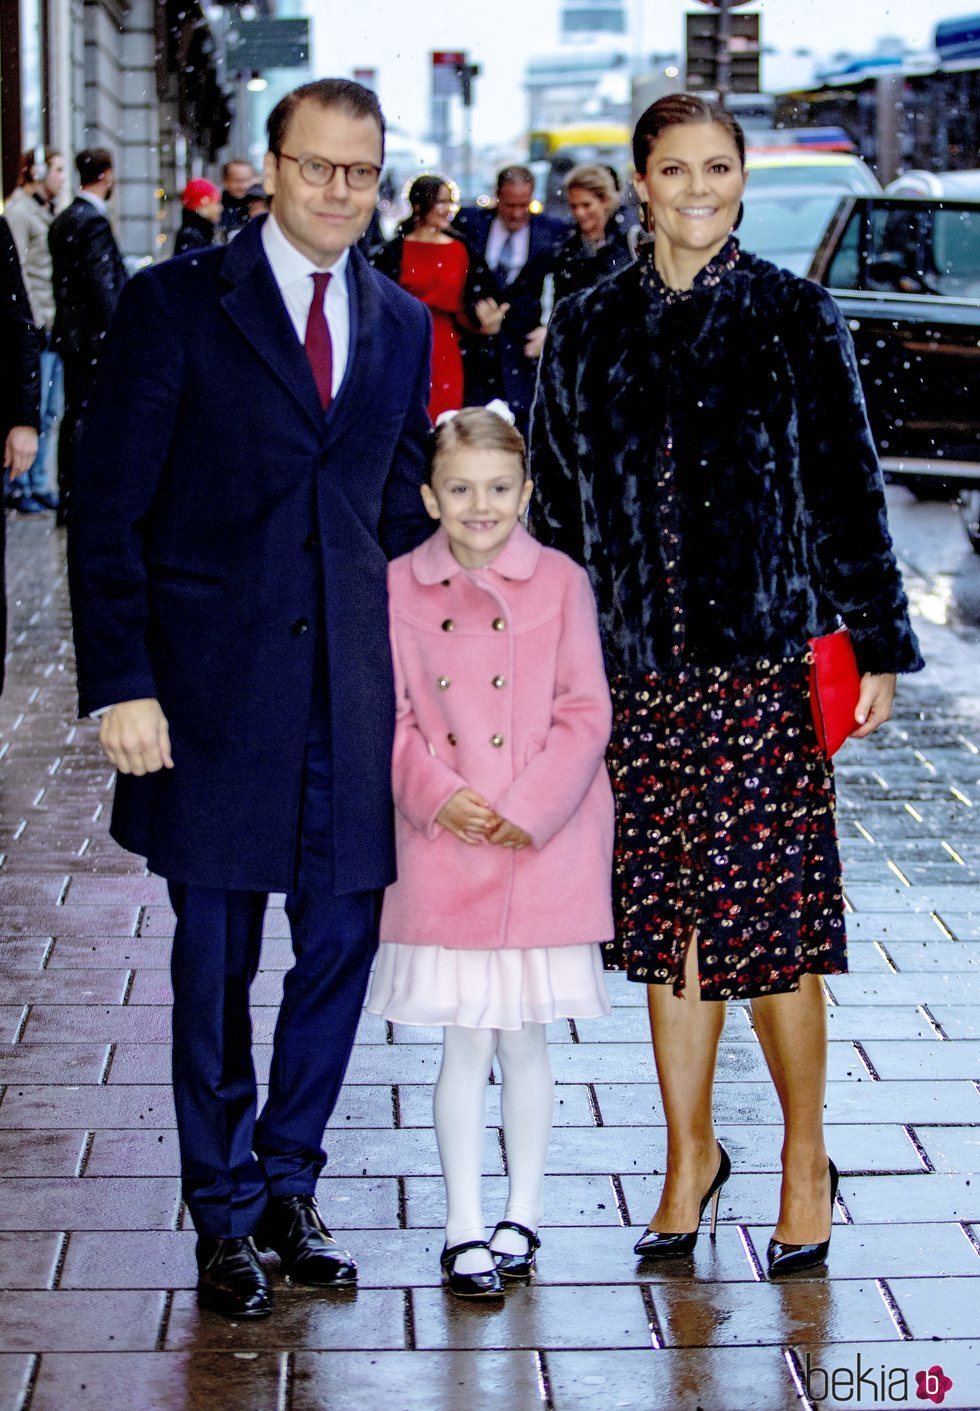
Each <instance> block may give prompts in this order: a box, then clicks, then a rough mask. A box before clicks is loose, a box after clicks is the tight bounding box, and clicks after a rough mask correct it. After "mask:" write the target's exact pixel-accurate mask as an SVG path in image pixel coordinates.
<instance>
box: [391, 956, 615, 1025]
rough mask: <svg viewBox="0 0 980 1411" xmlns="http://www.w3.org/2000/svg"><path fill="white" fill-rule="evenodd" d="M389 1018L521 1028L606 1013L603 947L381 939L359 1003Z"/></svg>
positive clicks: (404, 1022)
mask: <svg viewBox="0 0 980 1411" xmlns="http://www.w3.org/2000/svg"><path fill="white" fill-rule="evenodd" d="M365 1008H366V1009H367V1010H368V1012H369V1013H370V1014H380V1015H381V1016H382V1017H383V1018H384V1019H389V1020H391V1022H392V1023H393V1024H427V1025H433V1024H458V1025H460V1026H461V1027H462V1028H465V1029H520V1028H521V1027H522V1025H524V1024H547V1023H549V1022H550V1021H551V1020H552V1019H598V1018H600V1017H601V1016H602V1015H604V1014H608V1013H609V997H608V995H607V994H606V981H605V975H604V972H603V968H602V952H601V950H600V949H599V947H598V945H595V944H592V943H588V944H584V945H570V946H535V947H533V948H532V949H530V950H519V949H517V948H516V947H515V948H513V949H503V948H501V949H499V950H463V949H459V950H455V949H454V950H450V949H449V948H448V947H445V946H424V945H421V946H420V945H400V944H399V943H398V942H396V941H382V942H381V945H380V946H379V947H378V956H377V959H376V960H375V963H374V972H373V974H372V977H371V988H370V990H369V992H368V997H367V1000H366V1003H365Z"/></svg>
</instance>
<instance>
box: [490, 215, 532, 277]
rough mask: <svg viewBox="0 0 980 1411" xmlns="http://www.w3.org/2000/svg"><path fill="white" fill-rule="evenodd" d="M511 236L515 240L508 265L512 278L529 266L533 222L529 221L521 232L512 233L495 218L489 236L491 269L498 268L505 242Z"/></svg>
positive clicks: (512, 242)
mask: <svg viewBox="0 0 980 1411" xmlns="http://www.w3.org/2000/svg"><path fill="white" fill-rule="evenodd" d="M511 234H512V235H513V239H512V241H511V247H510V255H509V257H508V260H507V264H508V267H509V270H510V275H511V277H512V276H513V275H515V274H516V273H517V271H518V270H521V269H523V268H524V266H525V265H526V264H527V255H528V250H529V249H530V245H531V222H530V221H528V223H527V225H522V226H521V228H520V230H517V231H513V232H511V231H509V230H508V229H507V227H506V226H505V225H504V223H503V221H502V220H501V219H500V217H499V216H494V218H493V221H492V222H491V225H490V234H489V235H488V236H487V264H488V265H489V266H490V268H491V269H496V268H497V265H498V264H499V262H500V252H501V250H502V249H503V247H504V242H505V241H506V239H507V237H508V236H509V235H511Z"/></svg>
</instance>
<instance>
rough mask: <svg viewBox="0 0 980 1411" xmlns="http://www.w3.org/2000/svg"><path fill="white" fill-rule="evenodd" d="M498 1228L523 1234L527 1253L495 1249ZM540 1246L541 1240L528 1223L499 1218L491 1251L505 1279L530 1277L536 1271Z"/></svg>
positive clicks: (491, 1240) (491, 1241) (491, 1243)
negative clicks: (504, 1251) (504, 1252)
mask: <svg viewBox="0 0 980 1411" xmlns="http://www.w3.org/2000/svg"><path fill="white" fill-rule="evenodd" d="M497 1230H513V1231H514V1233H515V1234H518V1235H522V1236H523V1237H524V1239H526V1240H527V1250H526V1251H525V1253H524V1254H503V1253H501V1251H500V1250H497V1249H494V1247H493V1236H494V1235H495V1234H496V1233H497ZM540 1248H541V1241H540V1240H539V1239H538V1237H537V1235H536V1234H535V1233H534V1231H533V1230H529V1229H528V1227H527V1226H526V1225H519V1224H518V1223H517V1221H516V1220H498V1221H497V1225H496V1228H495V1229H494V1232H493V1235H491V1236H490V1253H491V1254H492V1255H493V1257H494V1259H495V1260H496V1264H497V1268H498V1269H499V1270H500V1273H501V1274H502V1275H503V1277H504V1278H505V1279H529V1278H530V1277H531V1275H532V1274H533V1273H534V1262H535V1257H536V1255H537V1252H538V1250H539V1249H540Z"/></svg>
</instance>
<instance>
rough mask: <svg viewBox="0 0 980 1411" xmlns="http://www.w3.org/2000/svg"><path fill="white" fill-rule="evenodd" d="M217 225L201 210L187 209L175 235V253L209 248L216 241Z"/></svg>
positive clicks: (184, 253)
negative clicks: (203, 214)
mask: <svg viewBox="0 0 980 1411" xmlns="http://www.w3.org/2000/svg"><path fill="white" fill-rule="evenodd" d="M217 233H218V231H217V226H216V225H215V223H214V221H213V220H208V218H207V216H202V215H201V213H200V212H199V211H188V210H186V209H185V211H184V217H183V220H182V221H181V225H180V229H179V230H178V231H177V234H176V235H175V236H174V254H175V255H186V254H187V252H188V250H207V249H209V248H210V247H211V246H212V245H213V244H214V243H215V237H216V236H217Z"/></svg>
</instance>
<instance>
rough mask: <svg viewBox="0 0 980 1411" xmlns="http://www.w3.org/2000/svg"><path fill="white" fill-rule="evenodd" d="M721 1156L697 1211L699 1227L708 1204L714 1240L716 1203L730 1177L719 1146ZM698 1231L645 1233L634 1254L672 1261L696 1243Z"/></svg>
mask: <svg viewBox="0 0 980 1411" xmlns="http://www.w3.org/2000/svg"><path fill="white" fill-rule="evenodd" d="M718 1151H719V1153H720V1156H719V1160H718V1170H717V1171H716V1172H715V1178H714V1180H713V1181H712V1182H711V1185H710V1186H709V1187H708V1190H707V1193H706V1194H705V1196H704V1199H703V1200H702V1201H701V1208H700V1210H699V1211H698V1224H699V1225H700V1223H701V1217H702V1215H703V1214H704V1211H705V1207H706V1206H707V1204H708V1201H709V1200H710V1201H711V1238H712V1239H714V1237H715V1228H716V1226H717V1224H718V1200H719V1197H720V1196H721V1188H722V1186H723V1185H724V1184H725V1182H726V1181H727V1180H728V1178H729V1176H730V1175H731V1174H732V1163H731V1161H730V1160H729V1157H728V1152H727V1151H726V1150H725V1148H724V1147H723V1146H722V1144H721V1142H719V1143H718ZM697 1239H698V1232H697V1229H696V1228H695V1229H693V1230H687V1231H685V1232H684V1233H683V1234H679V1235H675V1234H665V1233H664V1232H663V1231H662V1230H647V1232H646V1234H645V1235H641V1236H640V1238H639V1239H638V1240H637V1242H636V1244H635V1245H634V1246H633V1253H634V1254H638V1255H640V1257H641V1258H642V1259H672V1258H674V1257H676V1256H678V1255H681V1254H690V1253H691V1251H692V1250H693V1248H694V1246H695V1244H696V1243H697Z"/></svg>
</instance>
